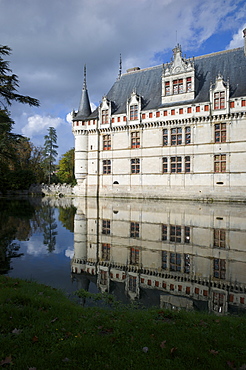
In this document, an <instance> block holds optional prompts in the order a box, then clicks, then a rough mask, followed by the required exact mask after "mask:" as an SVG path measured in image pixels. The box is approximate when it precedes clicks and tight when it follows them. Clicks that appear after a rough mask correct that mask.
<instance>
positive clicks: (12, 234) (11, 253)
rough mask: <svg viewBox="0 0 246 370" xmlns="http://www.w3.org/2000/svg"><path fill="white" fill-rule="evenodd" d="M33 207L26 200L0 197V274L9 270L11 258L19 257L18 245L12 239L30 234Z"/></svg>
mask: <svg viewBox="0 0 246 370" xmlns="http://www.w3.org/2000/svg"><path fill="white" fill-rule="evenodd" d="M33 214H34V207H33V206H32V205H31V204H30V203H29V202H28V201H26V200H21V201H20V200H11V201H10V200H7V199H1V202H0V274H6V273H7V272H8V271H9V270H10V263H11V259H12V258H14V257H19V256H21V255H22V253H18V250H19V248H20V246H19V245H18V244H17V243H15V242H13V240H14V239H19V240H27V239H28V238H29V237H30V236H31V235H32V227H31V223H30V219H31V217H32V216H33Z"/></svg>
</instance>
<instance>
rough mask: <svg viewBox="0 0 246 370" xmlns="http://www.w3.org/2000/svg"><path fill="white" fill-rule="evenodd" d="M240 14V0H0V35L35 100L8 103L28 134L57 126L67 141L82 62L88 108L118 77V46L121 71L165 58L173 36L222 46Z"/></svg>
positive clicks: (244, 7)
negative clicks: (34, 106)
mask: <svg viewBox="0 0 246 370" xmlns="http://www.w3.org/2000/svg"><path fill="white" fill-rule="evenodd" d="M20 14H21V17H20ZM245 14H246V2H245V1H242V0H216V1H214V0H207V1H206V2H202V1H199V0H182V1H180V0H154V1H150V0H136V1H132V0H124V1H122V0H104V1H102V0H59V1H50V0H35V1H31V0H21V1H20V0H11V1H10V0H0V34H1V43H2V44H3V45H8V46H10V47H11V48H12V55H11V57H10V67H11V68H12V69H13V72H14V73H15V74H17V76H18V77H19V81H20V89H19V92H20V93H21V94H23V95H29V96H32V97H35V98H37V99H39V100H40V107H39V108H37V109H35V110H32V111H31V112H30V108H29V107H26V106H24V107H23V106H21V109H20V108H16V111H14V109H15V107H14V106H12V107H11V110H12V111H11V114H12V116H13V117H15V121H16V122H17V124H16V127H18V130H19V132H22V133H23V134H24V135H27V136H28V137H33V136H34V135H38V134H40V133H44V131H46V129H47V128H48V127H50V126H53V127H58V128H59V129H60V132H59V135H61V136H60V137H59V136H58V141H59V139H60V138H61V140H60V141H63V142H64V143H62V144H59V145H63V144H64V147H65V145H67V147H68V149H69V148H70V147H71V145H73V143H72V141H71V138H72V135H71V136H70V139H69V140H70V141H69V140H67V132H68V127H65V126H64V125H62V122H63V123H64V124H66V119H67V122H69V123H70V122H71V116H69V114H70V113H69V112H71V111H72V110H73V109H78V106H79V100H80V94H81V88H82V85H83V78H84V76H83V70H84V64H86V66H87V86H88V91H89V96H90V100H91V102H93V104H94V106H93V108H95V106H97V105H98V103H99V102H100V100H101V99H102V96H103V95H105V94H107V92H108V91H109V89H110V88H111V86H112V84H113V83H114V82H115V80H116V79H117V77H118V72H119V56H120V54H121V55H122V72H123V73H124V72H125V71H126V69H128V68H130V67H135V66H139V67H141V68H145V67H149V66H151V65H156V64H161V63H165V62H168V61H170V57H171V54H172V49H173V47H174V46H175V45H176V43H177V42H178V43H180V44H181V46H182V50H183V51H184V53H187V56H193V55H194V56H196V55H201V54H204V53H205V52H214V51H218V50H223V49H225V48H226V47H227V46H228V44H229V43H230V40H232V35H234V34H235V40H234V41H233V40H232V41H231V43H232V44H231V45H232V46H230V47H235V46H234V45H235V44H236V43H237V42H240V34H238V29H239V27H240V24H243V23H244V22H245ZM10 19H11V22H10V21H9V20H10ZM222 31H223V32H224V33H226V35H227V36H226V38H225V37H224V34H223V33H222ZM237 34H238V35H239V36H238V37H239V39H238V41H236V35H237ZM214 35H217V36H218V35H219V36H220V37H219V40H220V45H219V49H218V44H213V42H212V37H213V36H214ZM207 40H209V43H208V45H209V46H208V48H207V49H206V50H204V45H205V44H206V41H207ZM24 113H26V116H27V117H29V118H28V120H27V119H24V118H23V117H24ZM53 117H57V118H53ZM59 117H62V118H59ZM67 126H68V125H67ZM61 128H62V130H61ZM64 130H65V132H66V142H65V140H64V137H65V134H64ZM40 140H41V138H40Z"/></svg>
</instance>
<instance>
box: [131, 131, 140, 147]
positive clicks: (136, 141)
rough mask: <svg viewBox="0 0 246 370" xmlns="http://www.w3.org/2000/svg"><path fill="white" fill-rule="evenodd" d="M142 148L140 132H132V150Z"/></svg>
mask: <svg viewBox="0 0 246 370" xmlns="http://www.w3.org/2000/svg"><path fill="white" fill-rule="evenodd" d="M137 148H140V131H133V132H131V149H137Z"/></svg>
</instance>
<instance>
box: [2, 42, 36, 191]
mask: <svg viewBox="0 0 246 370" xmlns="http://www.w3.org/2000/svg"><path fill="white" fill-rule="evenodd" d="M10 53H11V49H10V48H9V47H8V46H2V45H0V191H3V190H4V189H6V188H7V187H8V186H9V175H10V174H11V175H12V173H13V172H14V171H15V167H17V158H18V156H17V154H16V150H15V149H16V146H17V143H18V141H19V139H20V138H21V135H16V134H13V133H12V132H11V131H12V127H13V124H14V122H13V120H12V119H11V118H10V112H9V111H8V107H9V106H11V104H12V102H13V101H15V102H19V103H24V104H29V105H31V106H39V101H38V100H37V99H34V98H31V97H30V96H24V95H20V94H18V87H19V80H18V77H17V76H16V75H15V74H13V73H12V70H11V68H10V67H9V62H8V61H6V60H4V57H5V56H8V55H9V54H10ZM17 177H18V176H17ZM17 185H18V184H16V186H17Z"/></svg>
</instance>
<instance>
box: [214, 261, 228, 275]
mask: <svg viewBox="0 0 246 370" xmlns="http://www.w3.org/2000/svg"><path fill="white" fill-rule="evenodd" d="M225 274H226V261H225V260H222V259H219V258H215V259H214V277H215V278H217V279H225Z"/></svg>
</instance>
